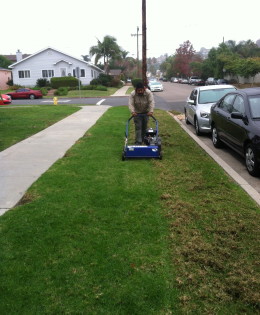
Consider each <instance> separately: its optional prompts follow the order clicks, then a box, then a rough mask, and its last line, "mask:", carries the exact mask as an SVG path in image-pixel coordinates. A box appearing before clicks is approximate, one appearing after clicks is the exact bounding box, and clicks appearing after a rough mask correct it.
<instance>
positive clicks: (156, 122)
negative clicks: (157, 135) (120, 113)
mask: <svg viewBox="0 0 260 315" xmlns="http://www.w3.org/2000/svg"><path fill="white" fill-rule="evenodd" d="M137 116H148V115H147V114H137ZM134 117H136V116H131V117H130V118H129V119H128V121H127V123H126V130H125V136H126V138H128V127H129V122H130V120H131V119H133V118H134ZM148 117H152V119H153V120H154V121H155V124H156V129H157V132H158V121H157V119H156V118H155V117H154V116H153V115H151V116H150V115H149V116H148Z"/></svg>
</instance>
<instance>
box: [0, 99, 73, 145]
mask: <svg viewBox="0 0 260 315" xmlns="http://www.w3.org/2000/svg"><path fill="white" fill-rule="evenodd" d="M78 110H79V107H73V106H43V105H40V106H35V105H34V106H30V107H21V108H10V107H9V108H7V107H3V108H0V135H1V137H0V151H2V150H4V149H6V148H8V147H9V146H11V145H13V144H15V143H17V142H19V141H21V140H24V139H26V138H28V137H29V136H31V135H33V134H35V133H37V132H39V131H41V130H43V129H45V128H47V127H49V126H50V125H52V124H54V123H55V122H57V121H59V120H61V119H62V118H65V117H66V116H69V115H71V114H73V113H74V112H75V111H78Z"/></svg>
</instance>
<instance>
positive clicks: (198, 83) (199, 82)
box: [195, 78, 205, 86]
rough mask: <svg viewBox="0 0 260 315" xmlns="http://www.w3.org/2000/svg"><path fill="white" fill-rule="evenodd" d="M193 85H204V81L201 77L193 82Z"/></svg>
mask: <svg viewBox="0 0 260 315" xmlns="http://www.w3.org/2000/svg"><path fill="white" fill-rule="evenodd" d="M195 85H199V86H203V85H205V81H204V80H203V79H200V78H199V79H198V80H197V82H196V83H195Z"/></svg>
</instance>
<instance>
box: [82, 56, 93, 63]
mask: <svg viewBox="0 0 260 315" xmlns="http://www.w3.org/2000/svg"><path fill="white" fill-rule="evenodd" d="M81 57H82V58H83V60H84V61H87V62H88V61H91V58H90V57H89V55H81Z"/></svg>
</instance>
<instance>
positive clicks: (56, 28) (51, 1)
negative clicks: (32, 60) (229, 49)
mask: <svg viewBox="0 0 260 315" xmlns="http://www.w3.org/2000/svg"><path fill="white" fill-rule="evenodd" d="M240 3H241V2H240V1H238V0H217V1H210V0H198V1H194V0H179V1H177V0H146V26H147V35H146V36H147V57H159V56H161V55H164V54H166V53H167V54H168V55H172V54H174V53H175V50H176V49H177V48H178V47H179V46H180V45H181V44H182V43H183V42H184V41H186V40H189V41H190V42H191V43H192V44H193V47H194V49H195V50H196V51H199V50H200V49H201V47H205V48H207V49H210V48H212V47H217V46H218V45H219V44H220V43H221V42H222V41H223V38H224V40H225V41H227V40H235V41H236V42H237V43H238V42H239V41H241V40H248V39H251V40H252V41H254V42H255V41H256V40H258V39H260V27H259V24H260V18H259V11H260V0H247V1H243V2H242V4H243V5H241V4H240ZM5 4H6V2H5ZM3 13H4V14H3ZM137 26H139V28H140V30H139V33H140V34H141V32H142V0H129V1H126V0H91V1H90V0H74V1H69V2H66V1H64V0H44V1H39V0H23V1H21V0H12V2H11V6H8V7H6V8H5V10H2V14H1V44H0V54H2V55H7V54H15V52H16V51H17V49H20V51H21V52H22V53H26V54H33V53H36V52H38V51H40V50H42V49H44V48H46V47H49V46H50V47H53V48H55V49H57V50H60V51H62V52H64V53H67V54H69V55H72V56H74V57H77V58H81V55H88V54H89V48H90V47H91V46H94V45H97V38H98V39H99V40H101V41H102V40H103V38H104V36H106V35H111V36H114V37H115V38H116V39H117V43H118V45H119V46H120V47H121V48H122V49H124V50H126V51H128V52H129V55H128V56H132V57H134V58H136V53H137V40H136V37H134V36H131V34H135V33H136V31H137ZM139 56H140V58H141V56H142V40H141V36H140V37H139Z"/></svg>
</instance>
